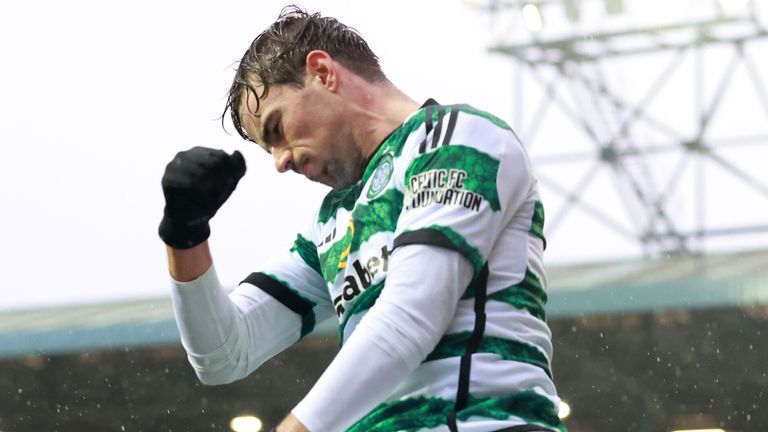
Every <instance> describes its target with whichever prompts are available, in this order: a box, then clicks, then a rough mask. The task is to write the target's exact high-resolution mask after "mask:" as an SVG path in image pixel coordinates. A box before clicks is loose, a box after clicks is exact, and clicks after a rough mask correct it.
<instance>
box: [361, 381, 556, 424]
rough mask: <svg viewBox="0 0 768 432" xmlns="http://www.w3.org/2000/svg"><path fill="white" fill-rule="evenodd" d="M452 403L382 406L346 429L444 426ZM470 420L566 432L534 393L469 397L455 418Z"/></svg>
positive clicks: (433, 400) (427, 400)
mask: <svg viewBox="0 0 768 432" xmlns="http://www.w3.org/2000/svg"><path fill="white" fill-rule="evenodd" d="M454 404H455V402H454V401H452V400H448V399H442V398H438V397H424V396H420V397H415V398H408V399H402V400H398V401H394V402H388V403H383V404H381V405H379V406H378V407H376V408H375V409H374V410H373V411H371V412H370V413H369V414H368V415H366V416H365V417H363V418H362V419H361V420H360V421H358V422H357V423H355V424H354V425H352V426H351V427H350V428H349V429H347V432H396V431H404V430H405V431H414V430H419V429H424V428H429V429H431V428H436V427H438V426H443V425H446V418H447V416H448V415H449V414H450V413H451V412H452V411H453V409H454ZM470 417H480V418H486V419H495V420H506V419H508V418H511V417H517V418H519V419H522V421H524V422H526V423H527V424H531V425H539V426H543V427H546V428H550V429H552V430H556V431H558V432H567V429H566V427H565V425H564V424H563V423H562V421H561V420H560V418H559V417H558V416H557V407H556V406H555V404H554V403H553V402H552V401H551V400H549V399H548V398H547V397H545V396H542V395H540V394H539V393H536V392H535V391H533V390H526V391H522V392H519V393H515V394H512V395H509V396H503V397H476V396H470V397H469V401H468V405H467V408H465V409H463V410H461V411H459V412H458V413H457V415H456V418H457V419H458V420H460V421H467V420H468V419H469V418H470Z"/></svg>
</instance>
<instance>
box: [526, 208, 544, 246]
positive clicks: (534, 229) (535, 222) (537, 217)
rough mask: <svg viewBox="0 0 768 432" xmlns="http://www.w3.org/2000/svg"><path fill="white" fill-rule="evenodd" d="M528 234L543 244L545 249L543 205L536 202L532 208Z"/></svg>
mask: <svg viewBox="0 0 768 432" xmlns="http://www.w3.org/2000/svg"><path fill="white" fill-rule="evenodd" d="M528 233H530V234H531V235H534V236H536V237H538V238H540V239H541V241H543V242H544V249H546V248H547V239H546V238H544V205H543V204H542V203H541V201H539V200H536V203H535V204H534V206H533V218H532V220H531V229H530V230H528Z"/></svg>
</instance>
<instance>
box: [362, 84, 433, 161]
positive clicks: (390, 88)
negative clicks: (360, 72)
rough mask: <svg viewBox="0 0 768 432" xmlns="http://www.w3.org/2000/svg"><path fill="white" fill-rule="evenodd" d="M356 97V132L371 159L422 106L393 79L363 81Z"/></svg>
mask: <svg viewBox="0 0 768 432" xmlns="http://www.w3.org/2000/svg"><path fill="white" fill-rule="evenodd" d="M359 84H360V86H359V87H358V90H360V91H359V92H357V95H358V96H357V97H356V98H354V99H353V100H354V105H353V111H354V115H353V118H354V121H355V123H354V125H355V126H354V135H355V137H354V138H355V141H356V142H357V144H358V146H359V148H360V150H361V152H362V154H363V155H365V156H366V158H370V157H371V156H372V155H373V153H374V152H375V151H376V149H377V148H378V147H379V145H380V144H381V142H382V141H384V139H385V138H386V137H387V135H389V134H391V133H392V131H394V130H395V129H397V128H398V127H400V125H402V124H403V122H404V121H405V119H406V118H408V116H410V115H411V114H413V113H414V112H415V111H416V110H418V109H419V103H417V102H416V101H414V100H413V99H411V98H410V97H409V96H408V95H406V94H405V93H403V92H402V91H400V89H398V88H397V87H395V86H394V84H392V83H390V82H389V81H385V82H382V83H376V84H371V83H368V82H362V83H359Z"/></svg>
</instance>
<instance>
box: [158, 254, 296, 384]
mask: <svg viewBox="0 0 768 432" xmlns="http://www.w3.org/2000/svg"><path fill="white" fill-rule="evenodd" d="M204 251H205V252H207V246H206V247H205V248H204V249H202V248H201V249H200V252H204ZM182 252H185V251H182ZM179 255H181V256H182V257H181V259H180V260H178V261H177V264H181V263H182V260H184V259H187V258H191V257H190V256H186V255H185V254H177V255H176V256H175V257H174V258H179ZM206 256H207V257H208V259H210V255H208V254H203V253H201V254H200V255H199V256H198V257H197V258H204V257H206ZM172 259H173V258H172ZM193 259H196V258H193ZM184 262H186V263H187V264H190V262H189V261H184ZM200 263H201V262H198V264H200ZM192 264H194V261H192ZM202 264H205V261H202ZM200 268H202V266H200V267H198V268H197V270H195V267H194V265H186V266H185V265H179V270H181V275H182V276H183V275H187V276H188V277H191V276H192V275H195V274H196V273H197V272H199V271H200ZM177 274H178V273H177ZM171 299H172V302H173V308H174V313H175V315H176V323H177V325H178V327H179V332H180V334H181V341H182V344H183V345H184V348H185V350H186V351H187V354H188V358H189V361H190V364H191V365H192V367H193V368H194V369H195V372H196V374H197V376H198V377H199V378H200V380H201V381H202V382H203V383H205V384H224V383H228V382H232V381H234V380H237V379H240V378H243V377H245V376H247V375H248V374H249V373H250V372H252V371H253V370H254V369H256V368H257V367H258V366H259V365H261V364H262V363H263V362H264V361H266V360H267V359H269V358H270V357H272V356H274V355H275V354H277V353H279V352H280V351H282V350H283V349H285V348H286V347H288V346H290V345H291V344H292V343H294V342H296V341H297V340H298V339H299V336H300V331H301V323H302V321H301V317H300V316H298V315H297V314H295V313H294V312H293V311H291V310H290V309H288V308H287V307H285V306H284V305H282V304H280V303H279V302H278V301H276V300H275V299H274V298H273V297H271V296H270V295H268V294H266V293H265V292H264V291H262V290H261V289H260V288H258V287H256V286H254V285H251V284H248V283H244V284H241V285H240V287H238V288H237V289H236V290H235V291H234V292H232V293H231V294H227V292H226V291H225V289H224V287H223V286H222V285H221V282H220V281H219V279H218V277H217V275H216V269H215V266H213V265H212V264H209V267H208V268H207V269H206V270H205V271H204V272H203V273H202V274H201V275H199V276H198V277H196V278H194V279H191V280H188V281H179V280H176V279H175V278H174V279H173V280H172V290H171Z"/></svg>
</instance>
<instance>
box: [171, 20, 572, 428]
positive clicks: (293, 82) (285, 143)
mask: <svg viewBox="0 0 768 432" xmlns="http://www.w3.org/2000/svg"><path fill="white" fill-rule="evenodd" d="M448 72H449V71H446V73H448ZM226 108H227V110H228V111H229V112H230V114H231V117H232V120H233V122H234V125H235V128H236V129H237V131H238V132H239V133H240V135H241V136H242V137H243V138H245V139H246V140H248V141H252V142H254V143H256V144H257V145H259V146H260V147H262V148H263V149H264V150H266V151H267V152H268V153H269V154H271V155H272V157H273V158H274V162H275V166H276V168H277V170H278V171H279V172H287V171H295V172H296V173H299V174H301V175H303V176H305V177H307V178H308V179H309V180H312V181H317V182H321V183H324V184H326V185H328V186H330V187H331V188H332V190H331V191H330V192H329V193H328V195H327V196H326V198H325V200H324V201H323V203H322V205H321V206H320V208H319V209H318V211H317V212H316V214H315V215H314V217H313V219H312V223H311V224H310V225H309V226H308V227H306V228H305V229H303V230H302V231H301V233H300V234H298V236H297V237H296V240H295V243H294V245H293V247H292V248H291V249H290V250H284V251H279V252H278V253H277V254H276V255H275V256H274V259H272V260H271V261H270V262H269V263H267V264H266V265H265V266H264V267H263V268H261V269H258V270H259V271H257V272H254V273H252V274H250V275H249V276H247V277H246V278H245V279H244V280H243V281H242V283H241V284H240V285H239V287H238V288H236V289H235V291H234V292H232V293H231V294H229V295H227V294H226V293H225V291H224V290H223V289H222V286H221V284H220V282H219V279H218V278H217V276H216V271H215V268H214V265H213V261H212V259H211V255H210V252H209V248H208V244H207V238H208V236H209V234H210V228H209V224H208V221H209V220H210V219H211V218H212V217H213V216H214V214H215V213H216V211H217V210H218V209H219V208H220V206H221V205H223V204H224V202H225V201H226V200H227V198H228V197H229V196H230V194H231V193H232V192H233V190H234V189H235V186H236V185H237V183H238V181H239V179H240V178H241V177H242V176H243V175H244V174H245V171H246V167H245V162H244V160H243V157H242V155H241V154H240V153H239V152H235V153H233V154H231V155H230V154H227V153H225V152H223V151H221V150H214V149H209V148H204V147H195V148H192V149H190V150H187V151H183V152H180V153H178V154H177V155H176V157H175V158H174V159H173V160H172V161H171V162H170V163H169V164H168V165H167V167H166V171H165V174H164V176H163V180H162V186H163V191H164V195H165V199H166V206H165V211H164V216H163V219H162V221H161V223H160V228H159V232H160V237H161V238H162V239H163V241H164V242H165V243H166V244H167V245H168V255H169V266H170V273H171V276H172V278H173V289H172V299H173V304H174V309H175V313H176V319H177V322H178V326H179V329H180V332H181V337H182V342H183V345H184V347H185V349H186V351H187V353H188V357H189V361H190V363H191V364H192V367H193V368H194V369H195V372H196V373H197V376H198V377H199V379H200V380H201V381H202V382H203V383H206V384H224V383H229V382H232V381H234V380H237V379H241V378H243V377H245V376H247V375H248V374H250V373H251V372H252V371H253V370H254V369H256V368H257V367H258V366H259V365H260V364H262V363H263V362H264V361H266V360H267V359H269V358H270V357H271V356H274V355H275V354H277V353H279V352H280V351H282V350H283V349H285V348H287V347H289V346H290V345H292V344H294V343H295V342H297V341H298V340H299V339H301V338H302V337H304V336H305V335H307V334H308V333H310V332H311V331H312V330H313V328H314V327H315V325H316V324H318V323H320V322H322V321H324V320H326V319H329V318H332V317H335V318H336V319H337V320H338V324H339V338H340V341H341V344H342V346H341V349H340V351H339V353H338V354H337V356H336V357H335V358H334V360H333V361H332V362H331V364H330V365H329V366H328V368H327V369H326V370H325V372H324V373H323V375H322V376H321V377H320V379H319V380H318V381H317V383H315V385H314V387H313V388H312V389H311V390H310V392H309V393H308V394H307V395H306V397H305V398H304V399H303V400H302V401H301V402H300V403H299V404H298V405H297V406H296V407H295V408H294V409H293V410H292V411H291V412H290V413H289V414H288V416H287V417H286V418H285V420H284V421H283V422H282V423H281V424H280V425H279V426H278V428H277V430H278V431H280V432H282V431H306V430H310V431H318V432H319V431H343V430H350V431H361V432H363V431H399V430H430V431H432V430H434V431H443V430H445V431H447V430H450V431H459V430H460V431H508V432H513V431H516V432H522V431H565V426H564V425H563V424H562V423H561V422H560V419H559V418H558V416H557V408H558V404H559V399H558V396H557V392H556V390H555V386H554V384H553V381H552V372H551V359H552V343H551V333H550V331H549V328H548V327H547V325H546V323H545V313H544V304H545V302H546V298H547V295H546V291H545V290H546V278H545V274H544V269H543V267H542V252H543V250H544V246H545V241H544V238H543V234H542V226H543V223H544V213H543V208H542V205H541V202H540V200H539V196H538V193H537V188H536V181H535V179H534V177H533V175H532V173H531V168H530V166H529V162H528V159H527V158H526V155H525V152H524V150H523V147H522V145H521V144H520V142H519V140H518V139H517V137H516V136H515V134H514V133H513V131H512V130H511V129H510V127H509V126H508V125H507V124H506V123H505V122H504V121H502V120H500V119H498V118H497V117H494V116H493V115H491V114H489V113H486V112H483V111H481V110H478V109H475V108H473V107H471V106H468V105H440V104H438V103H437V102H435V101H434V100H431V99H430V100H427V101H426V102H424V103H423V104H419V103H418V102H415V101H414V100H412V99H411V98H410V97H408V96H407V95H405V94H404V93H403V92H401V91H400V90H398V88H397V87H395V86H394V85H393V84H392V83H391V82H390V81H389V80H388V79H387V78H386V76H385V75H384V73H383V72H382V70H381V69H380V67H379V63H378V59H377V57H376V56H375V55H374V54H373V52H372V51H371V50H370V48H369V47H368V45H367V44H366V42H365V41H364V40H363V39H362V38H361V36H360V35H359V34H358V33H357V32H356V31H354V30H353V29H351V28H349V27H347V26H345V25H344V24H342V23H340V22H338V21H337V20H336V19H333V18H330V17H323V16H321V15H320V14H308V13H306V12H305V11H303V10H302V9H300V8H297V7H288V8H286V9H284V10H283V12H282V13H281V15H280V17H279V18H278V20H277V21H276V22H275V23H273V24H272V25H271V26H270V27H269V28H268V29H267V30H266V31H264V32H263V33H262V34H260V35H259V36H258V37H257V38H256V39H255V40H254V41H253V43H252V44H251V46H250V47H249V48H248V50H247V51H246V53H245V55H244V56H243V58H242V61H241V62H240V64H239V68H238V70H237V73H236V76H235V79H234V83H233V84H232V87H231V89H230V91H229V97H228V101H227V107H226ZM226 112H227V111H226V110H225V113H226ZM269 211H270V212H271V213H273V217H274V218H275V219H279V217H280V213H279V208H272V209H270V210H269Z"/></svg>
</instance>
